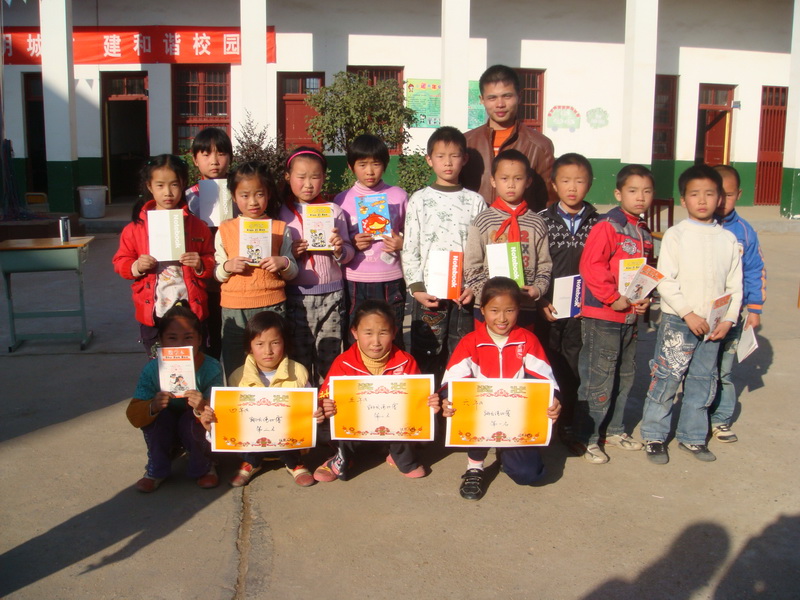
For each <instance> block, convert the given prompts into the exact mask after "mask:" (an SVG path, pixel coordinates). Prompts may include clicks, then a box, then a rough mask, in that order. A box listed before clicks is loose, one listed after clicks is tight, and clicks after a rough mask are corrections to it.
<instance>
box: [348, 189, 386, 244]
mask: <svg viewBox="0 0 800 600" xmlns="http://www.w3.org/2000/svg"><path fill="white" fill-rule="evenodd" d="M356 214H357V217H356V220H357V221H358V233H369V234H371V235H372V239H373V240H380V239H382V238H383V236H384V235H391V234H392V217H391V215H390V214H389V201H388V199H387V198H386V194H370V195H369V196H357V197H356Z"/></svg>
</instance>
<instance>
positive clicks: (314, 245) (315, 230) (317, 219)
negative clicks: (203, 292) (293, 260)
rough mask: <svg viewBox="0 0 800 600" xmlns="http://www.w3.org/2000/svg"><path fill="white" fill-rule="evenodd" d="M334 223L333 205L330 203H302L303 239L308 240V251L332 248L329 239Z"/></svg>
mask: <svg viewBox="0 0 800 600" xmlns="http://www.w3.org/2000/svg"><path fill="white" fill-rule="evenodd" d="M334 227H336V223H335V221H334V219H333V206H331V205H330V204H304V205H303V239H305V240H306V241H307V242H308V248H307V250H308V251H309V252H314V251H317V252H322V251H325V250H333V246H331V243H330V239H331V236H332V235H333V228H334Z"/></svg>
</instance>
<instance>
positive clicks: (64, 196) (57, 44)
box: [39, 0, 78, 212]
mask: <svg viewBox="0 0 800 600" xmlns="http://www.w3.org/2000/svg"><path fill="white" fill-rule="evenodd" d="M39 24H40V27H41V35H42V89H43V92H44V123H45V134H44V135H45V145H46V147H47V182H48V189H47V195H48V201H49V204H50V209H51V210H52V211H54V212H75V208H76V205H75V198H76V194H75V187H76V185H77V183H78V141H77V137H76V134H77V128H76V117H75V76H74V63H73V57H72V0H40V3H39Z"/></svg>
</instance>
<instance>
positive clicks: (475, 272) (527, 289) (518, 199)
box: [464, 150, 553, 327]
mask: <svg viewBox="0 0 800 600" xmlns="http://www.w3.org/2000/svg"><path fill="white" fill-rule="evenodd" d="M530 170H531V167H530V163H529V162H528V158H527V157H526V156H525V155H524V154H522V153H521V152H519V151H518V150H503V151H502V152H501V153H500V154H498V155H497V156H496V157H495V159H494V160H493V161H492V187H493V188H494V190H495V193H496V195H497V199H496V200H495V201H494V202H493V203H492V205H491V206H490V207H489V208H487V209H486V210H484V211H483V212H481V214H479V215H478V216H477V217H475V220H474V221H473V222H472V225H470V228H469V233H468V234H467V250H466V252H465V253H464V279H465V280H466V284H465V285H466V287H468V288H469V289H470V290H472V293H473V294H474V296H475V298H480V297H481V292H482V291H483V285H484V284H485V283H486V281H487V280H488V279H489V263H488V260H487V256H486V246H487V245H489V244H503V243H508V242H521V247H522V262H523V270H524V277H525V282H526V284H527V285H525V286H522V288H521V289H522V293H523V294H524V299H523V304H522V307H521V308H522V311H523V312H521V313H520V318H519V322H520V325H521V326H523V327H526V326H530V325H532V324H533V315H534V311H535V309H536V300H538V299H539V298H541V297H542V296H543V295H544V294H545V292H546V291H547V288H548V287H550V270H551V268H552V266H553V263H552V261H551V260H550V251H549V250H548V247H547V226H546V225H545V222H544V220H543V219H542V218H541V217H540V216H539V215H537V214H536V213H534V212H532V211H530V210H528V205H527V204H526V203H525V190H527V189H528V187H530V185H531V175H530ZM475 306H476V308H477V306H478V304H477V302H476V305H475ZM475 316H476V318H478V320H479V321H482V320H483V319H482V318H481V316H480V312H479V311H477V310H476V311H475Z"/></svg>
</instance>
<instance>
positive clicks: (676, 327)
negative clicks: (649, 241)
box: [641, 165, 742, 465]
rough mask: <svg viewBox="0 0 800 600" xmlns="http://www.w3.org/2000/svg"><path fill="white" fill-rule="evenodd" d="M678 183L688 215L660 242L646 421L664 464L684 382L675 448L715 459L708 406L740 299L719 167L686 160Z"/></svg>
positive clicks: (645, 430)
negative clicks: (719, 303)
mask: <svg viewBox="0 0 800 600" xmlns="http://www.w3.org/2000/svg"><path fill="white" fill-rule="evenodd" d="M678 189H679V190H680V193H681V205H682V206H684V207H685V208H686V212H687V213H688V214H689V218H688V219H686V220H685V221H681V222H680V223H678V224H677V225H675V226H674V227H670V228H669V229H668V230H667V231H666V233H664V239H663V240H662V242H661V251H660V252H659V255H658V270H659V271H660V272H661V273H662V274H663V275H664V278H663V279H662V280H661V281H660V283H659V284H658V293H659V294H661V324H660V325H659V327H658V336H657V337H656V350H655V357H654V358H653V360H652V361H650V376H651V378H652V381H651V383H650V388H649V389H648V391H647V399H646V400H645V404H644V414H643V416H642V426H641V429H642V437H643V438H644V439H645V443H646V453H647V458H648V459H650V461H651V462H653V463H655V464H659V465H663V464H666V463H667V462H669V454H668V453H667V445H666V441H667V436H668V435H669V433H670V429H671V425H672V409H673V406H674V400H675V395H676V394H677V393H678V388H679V387H680V385H681V382H683V397H682V399H681V412H680V417H679V418H678V426H677V430H676V433H675V437H676V438H677V440H678V448H679V449H681V450H684V451H686V452H688V453H689V454H691V455H693V456H694V457H695V458H697V459H698V460H701V461H705V462H710V461H714V460H716V456H714V454H713V453H712V452H711V451H710V450H709V449H708V446H707V445H706V437H707V436H708V407H709V406H710V405H711V402H712V401H713V400H714V396H715V395H716V391H717V377H718V372H717V361H718V359H719V350H720V345H721V342H722V340H724V339H725V336H726V335H727V334H728V332H729V331H730V329H731V327H732V326H733V324H734V323H736V321H737V320H738V319H739V309H740V307H741V305H742V262H741V258H740V250H739V243H738V242H737V240H736V236H734V235H733V234H732V233H731V232H730V231H726V230H725V229H723V227H722V226H721V225H720V224H719V223H717V222H716V221H715V220H714V211H715V210H716V209H717V204H718V203H719V201H720V199H721V197H722V195H723V189H722V178H721V177H720V174H719V173H718V172H717V171H715V170H714V169H712V168H711V167H709V166H708V165H695V166H692V167H689V168H688V169H686V171H684V172H683V173H682V174H681V176H680V178H679V179H678ZM728 294H730V301H729V304H728V305H727V310H726V311H725V314H724V316H722V318H721V319H720V320H719V323H718V324H717V325H716V326H714V324H713V322H710V321H709V319H710V313H711V306H712V303H715V300H717V299H719V298H720V297H721V296H726V295H728Z"/></svg>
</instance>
